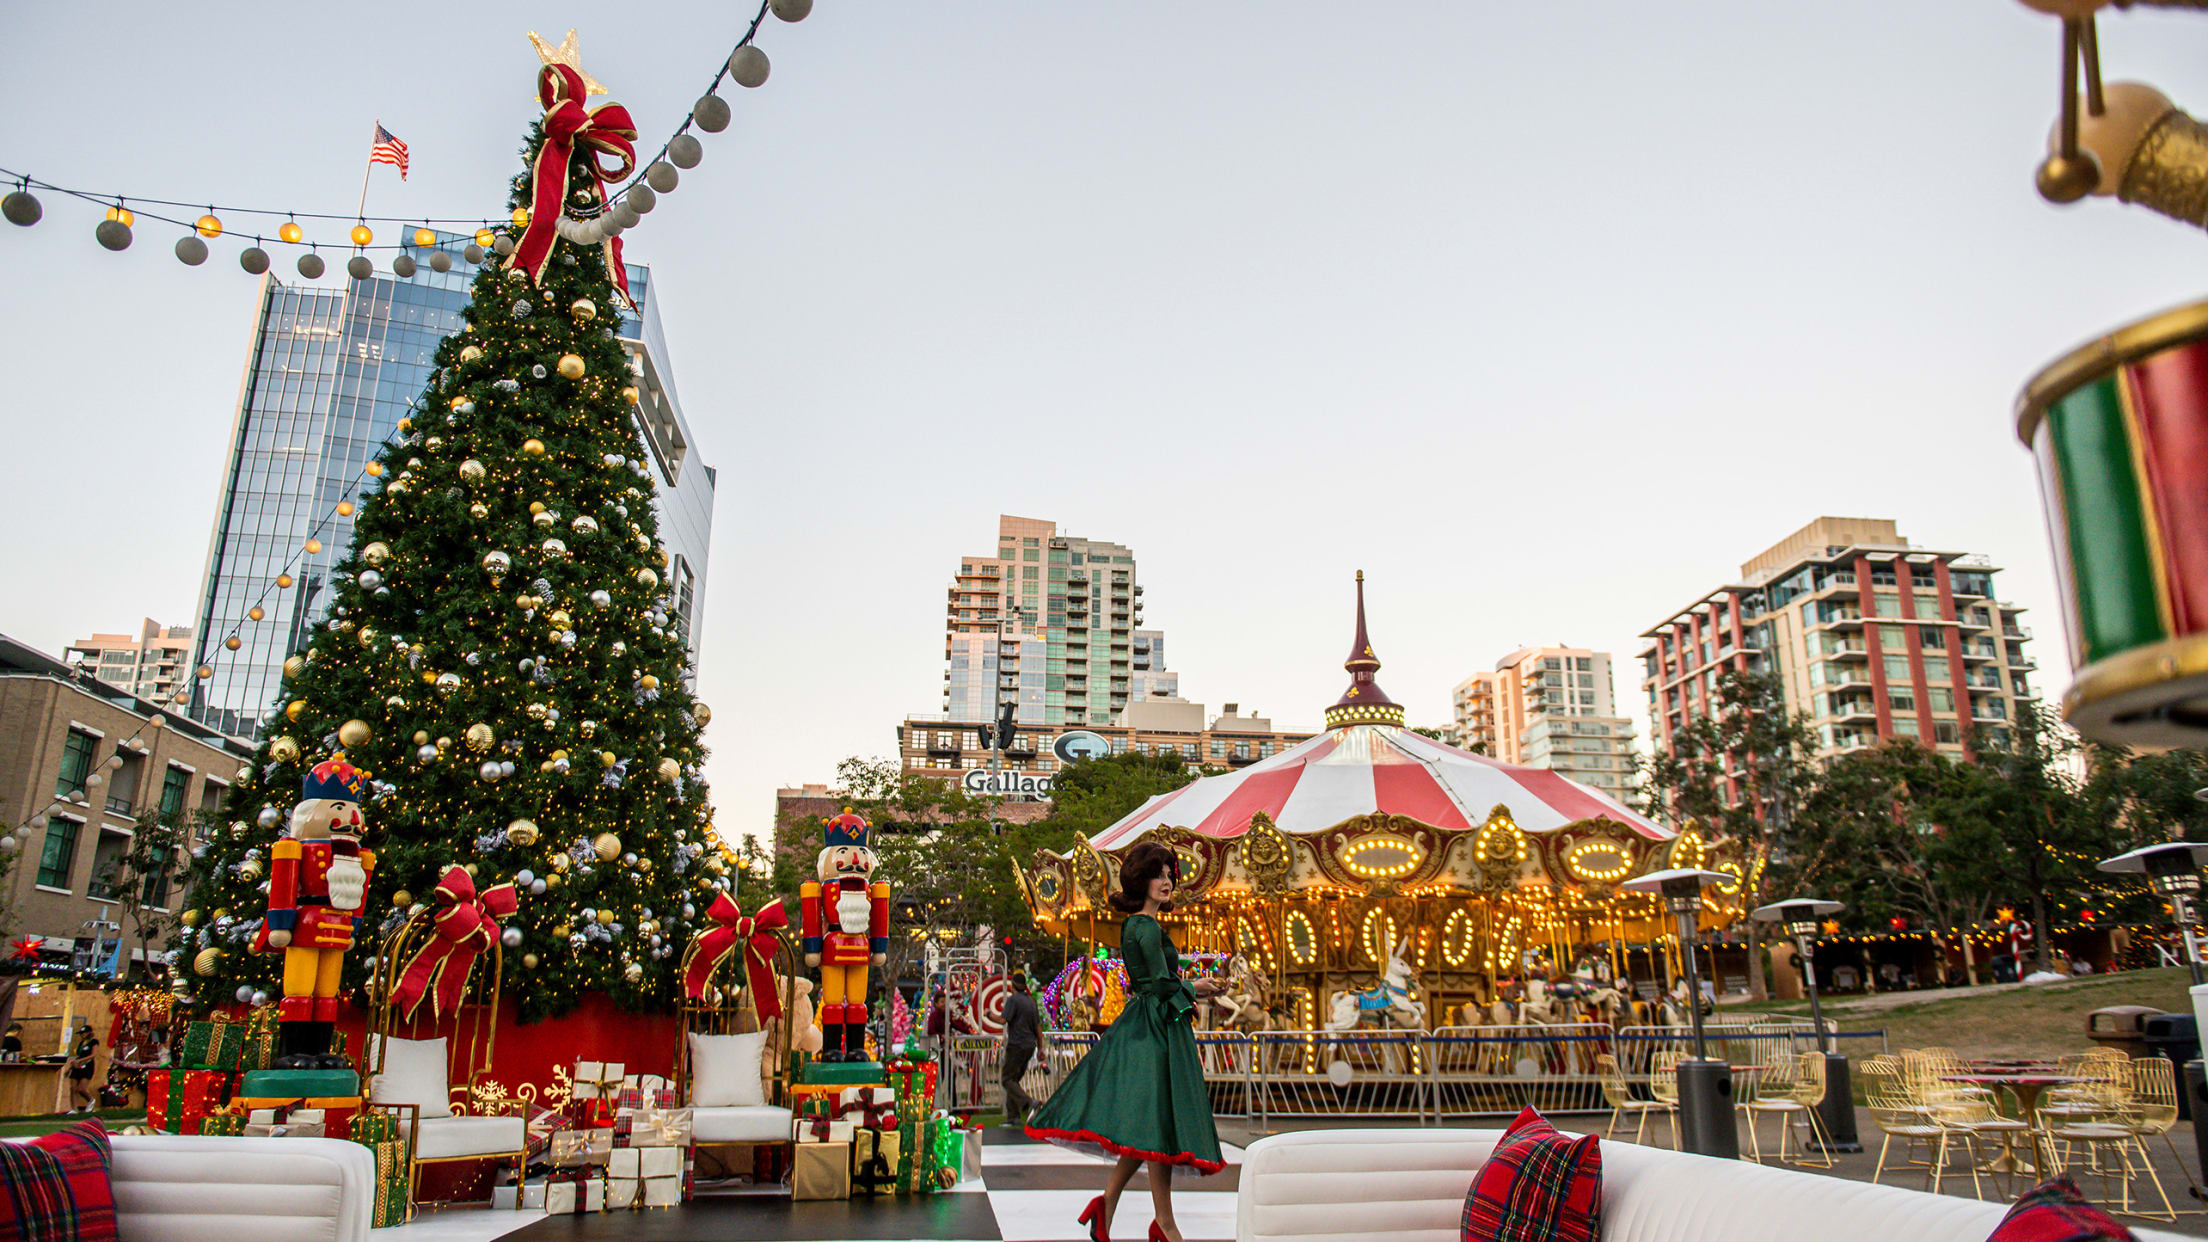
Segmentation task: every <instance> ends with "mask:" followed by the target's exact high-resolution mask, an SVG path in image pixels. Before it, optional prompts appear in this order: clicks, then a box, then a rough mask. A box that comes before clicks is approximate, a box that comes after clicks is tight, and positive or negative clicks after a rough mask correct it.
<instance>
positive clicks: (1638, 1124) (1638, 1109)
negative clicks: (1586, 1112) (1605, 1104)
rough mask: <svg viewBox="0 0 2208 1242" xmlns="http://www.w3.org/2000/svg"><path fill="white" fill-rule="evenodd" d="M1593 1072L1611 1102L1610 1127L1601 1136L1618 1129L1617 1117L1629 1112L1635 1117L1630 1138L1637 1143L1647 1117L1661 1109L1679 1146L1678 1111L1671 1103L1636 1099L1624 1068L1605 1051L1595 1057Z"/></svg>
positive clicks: (1675, 1144) (1645, 1129) (1643, 1133)
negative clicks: (1600, 1081)
mask: <svg viewBox="0 0 2208 1242" xmlns="http://www.w3.org/2000/svg"><path fill="white" fill-rule="evenodd" d="M1595 1074H1596V1076H1597V1077H1599V1078H1600V1079H1601V1080H1602V1094H1603V1098H1604V1099H1605V1100H1607V1101H1609V1104H1610V1128H1609V1129H1607V1130H1605V1131H1603V1135H1602V1136H1603V1137H1604V1138H1610V1137H1612V1136H1614V1135H1615V1134H1616V1133H1617V1131H1618V1121H1619V1119H1621V1118H1623V1117H1626V1116H1628V1115H1630V1116H1632V1117H1634V1118H1635V1123H1634V1126H1633V1141H1634V1142H1636V1143H1638V1142H1640V1141H1641V1140H1642V1136H1643V1135H1645V1134H1647V1133H1648V1118H1649V1116H1650V1114H1652V1113H1662V1114H1664V1116H1666V1117H1668V1118H1670V1119H1671V1132H1672V1137H1671V1145H1672V1146H1673V1147H1674V1148H1677V1147H1678V1146H1679V1115H1678V1113H1677V1111H1676V1109H1675V1108H1674V1106H1673V1105H1671V1104H1667V1103H1665V1102H1664V1101H1662V1100H1657V1099H1648V1100H1642V1099H1636V1098H1634V1095H1633V1088H1632V1085H1631V1084H1630V1083H1628V1082H1627V1081H1626V1078H1625V1071H1624V1070H1622V1069H1620V1068H1619V1067H1618V1059H1617V1058H1616V1057H1614V1056H1612V1055H1610V1054H1609V1053H1607V1052H1605V1053H1603V1054H1602V1055H1600V1056H1598V1057H1596V1058H1595Z"/></svg>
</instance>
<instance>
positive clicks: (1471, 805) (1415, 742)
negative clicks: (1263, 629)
mask: <svg viewBox="0 0 2208 1242" xmlns="http://www.w3.org/2000/svg"><path fill="white" fill-rule="evenodd" d="M1361 611H1362V609H1361V608H1360V612H1361ZM1359 619H1360V622H1361V621H1362V617H1360V618H1359ZM1362 628H1363V627H1362V625H1361V624H1360V626H1359V629H1360V630H1362ZM1376 663H1377V662H1376ZM1498 803H1499V804H1501V805H1502V806H1504V807H1505V808H1507V809H1508V810H1509V811H1510V818H1511V819H1512V820H1513V821H1514V822H1515V823H1516V824H1517V825H1518V827H1519V828H1520V829H1521V830H1523V831H1525V832H1528V833H1536V834H1538V833H1546V832H1555V831H1557V830H1558V829H1561V828H1565V827H1568V826H1570V825H1572V824H1576V823H1581V822H1583V821H1586V820H1592V819H1607V820H1613V821H1615V822H1617V823H1620V824H1623V825H1624V826H1625V827H1626V828H1628V829H1630V830H1632V831H1633V832H1635V833H1637V834H1639V835H1640V836H1643V837H1646V838H1648V839H1649V840H1652V841H1668V840H1670V839H1671V838H1673V837H1674V836H1677V835H1678V834H1677V833H1675V832H1673V831H1672V830H1671V829H1669V828H1666V827H1664V826H1662V825H1661V824H1658V823H1656V822H1655V821H1654V820H1651V819H1649V818H1648V817H1646V816H1644V815H1641V814H1639V813H1638V812H1635V811H1632V810H1630V809H1628V808H1627V807H1626V806H1625V804H1623V803H1621V802H1619V801H1618V800H1617V799H1615V798H1612V797H1610V796H1609V795H1608V794H1605V793H1601V792H1599V791H1597V790H1593V789H1590V788H1588V787H1587V786H1585V785H1581V784H1579V783H1577V782H1575V781H1571V780H1567V779H1566V778H1564V777H1562V776H1559V775H1558V774H1556V773H1555V772H1551V771H1549V770H1547V769H1545V768H1526V767H1520V766H1518V765H1516V764H1511V763H1503V762H1500V761H1498V760H1494V759H1489V758H1487V757H1486V756H1484V755H1475V754H1472V753H1471V752H1470V751H1463V750H1458V749H1457V748H1456V747H1454V746H1447V745H1444V744H1442V743H1440V742H1437V741H1434V740H1433V739H1431V738H1429V737H1426V736H1425V735H1423V734H1419V733H1413V732H1411V731H1410V730H1409V729H1405V728H1402V727H1400V726H1397V725H1392V724H1351V725H1342V726H1338V727H1336V728H1332V729H1328V730H1327V731H1326V732H1324V733H1321V734H1319V735H1318V736H1317V737H1314V738H1312V739H1310V740H1309V741H1306V742H1302V743H1300V744H1298V745H1296V746H1293V747H1291V748H1289V749H1287V750H1284V751H1282V752H1281V753H1279V754H1277V755H1274V756H1273V757H1272V758H1270V759H1266V760H1263V761H1261V762H1258V763H1254V764H1251V765H1250V766H1249V767H1246V768H1243V769H1241V770H1240V771H1236V772H1229V773H1226V774H1224V775H1221V776H1211V777H1206V778H1204V779H1203V780H1199V781H1195V782H1193V783H1191V784H1187V785H1183V786H1182V787H1180V788H1179V789H1176V790H1174V791H1173V792H1171V793H1167V794H1160V795H1159V796H1157V797H1155V798H1152V799H1151V800H1150V801H1148V802H1146V803H1144V804H1143V805H1142V806H1141V807H1139V808H1137V809H1136V810H1135V812H1134V813H1133V814H1131V815H1129V816H1127V817H1126V818H1125V819H1122V820H1120V821H1119V822H1118V823H1116V824H1113V825H1112V826H1111V827H1109V828H1106V829H1105V830H1104V831H1102V832H1100V833H1098V834H1096V836H1094V837H1092V838H1090V841H1089V843H1090V844H1091V845H1094V846H1095V847H1096V848H1097V849H1100V850H1116V849H1121V848H1123V847H1125V846H1128V845H1132V844H1134V843H1135V842H1136V841H1137V840H1140V839H1141V838H1142V836H1143V835H1144V834H1146V833H1149V832H1151V831H1153V830H1155V829H1159V828H1185V829H1188V830H1189V831H1191V832H1198V833H1202V834H1203V835H1205V836H1208V837H1218V838H1222V839H1225V838H1233V837H1238V836H1241V835H1242V834H1243V833H1244V832H1247V831H1248V830H1249V827H1250V818H1251V817H1252V816H1254V815H1256V814H1257V813H1258V812H1260V811H1262V812H1264V813H1265V815H1266V816H1267V817H1268V818H1269V819H1271V820H1272V821H1273V826H1274V827H1276V828H1278V829H1280V830H1281V831H1282V832H1285V833H1289V834H1292V835H1303V836H1309V835H1311V834H1314V833H1321V832H1325V831H1326V830H1327V829H1329V828H1332V827H1334V826H1335V825H1337V824H1340V823H1342V822H1343V821H1345V820H1349V819H1353V818H1355V817H1357V816H1360V815H1372V814H1375V813H1378V814H1384V815H1401V816H1404V817H1406V818H1408V819H1413V820H1416V821H1418V822H1419V823H1422V824H1426V825H1429V826H1431V827H1435V828H1446V829H1452V830H1455V831H1458V832H1468V831H1472V830H1474V829H1477V828H1478V827H1479V826H1480V825H1482V824H1484V823H1486V822H1487V816H1488V812H1489V811H1490V810H1491V809H1493V808H1494V807H1495V806H1496V805H1497V804H1498Z"/></svg>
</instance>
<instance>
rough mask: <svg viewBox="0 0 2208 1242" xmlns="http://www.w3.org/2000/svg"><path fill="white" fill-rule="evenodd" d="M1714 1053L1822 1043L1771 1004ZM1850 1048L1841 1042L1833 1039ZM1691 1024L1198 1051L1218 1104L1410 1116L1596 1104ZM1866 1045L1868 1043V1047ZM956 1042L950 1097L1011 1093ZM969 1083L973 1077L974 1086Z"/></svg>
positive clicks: (1061, 1063) (1025, 1081) (1070, 1034)
mask: <svg viewBox="0 0 2208 1242" xmlns="http://www.w3.org/2000/svg"><path fill="white" fill-rule="evenodd" d="M1827 1033H1828V1035H1829V1036H1830V1037H1831V1038H1833V1039H1834V1040H1835V1041H1858V1040H1866V1039H1876V1040H1878V1041H1879V1050H1881V1051H1883V1050H1884V1046H1885V1032H1884V1031H1831V1030H1829V1024H1828V1032H1827ZM1703 1035H1704V1039H1705V1040H1706V1042H1707V1044H1708V1047H1709V1050H1710V1054H1711V1055H1712V1056H1715V1057H1718V1058H1721V1059H1724V1060H1727V1061H1730V1062H1732V1063H1733V1064H1736V1065H1772V1064H1776V1063H1778V1061H1779V1060H1780V1059H1781V1058H1788V1057H1797V1056H1799V1055H1800V1054H1801V1053H1803V1052H1808V1051H1812V1050H1814V1049H1815V1048H1816V1046H1817V1037H1816V1032H1815V1029H1814V1028H1813V1027H1812V1026H1811V1025H1810V1023H1809V1021H1808V1020H1807V1019H1798V1018H1788V1017H1770V1018H1767V1019H1765V1020H1760V1021H1752V1022H1730V1021H1728V1022H1713V1023H1706V1024H1705V1025H1704V1026H1703ZM1099 1038H1100V1036H1099V1035H1098V1034H1097V1033H1096V1032H1094V1031H1046V1032H1044V1034H1043V1044H1042V1047H1041V1048H1040V1049H1038V1050H1037V1052H1036V1054H1035V1060H1034V1061H1033V1062H1032V1063H1031V1064H1030V1065H1029V1066H1028V1069H1027V1073H1026V1074H1025V1075H1024V1076H1023V1077H1022V1079H1021V1086H1022V1087H1023V1088H1024V1089H1025V1090H1026V1091H1027V1093H1028V1094H1029V1095H1030V1096H1032V1097H1034V1099H1035V1100H1036V1102H1037V1103H1041V1102H1042V1101H1045V1100H1048V1099H1049V1098H1050V1097H1051V1094H1052V1093H1053V1092H1055V1091H1056V1090H1057V1089H1058V1086H1059V1084H1060V1083H1063V1082H1064V1081H1065V1080H1066V1076H1067V1075H1068V1074H1071V1073H1072V1072H1073V1068H1074V1066H1076V1065H1079V1064H1080V1063H1081V1062H1082V1060H1083V1059H1084V1058H1086V1057H1087V1056H1088V1054H1089V1052H1090V1051H1091V1050H1092V1049H1094V1048H1095V1047H1096V1044H1097V1041H1098V1039H1099ZM1835 1046H1836V1047H1841V1048H1843V1050H1845V1045H1844V1044H1842V1043H1838V1042H1836V1043H1835ZM1693 1047H1694V1032H1693V1030H1692V1029H1691V1028H1689V1027H1684V1026H1676V1027H1674V1026H1629V1027H1619V1028H1616V1029H1613V1028H1612V1027H1610V1026H1609V1025H1608V1024H1606V1023H1600V1022H1587V1023H1578V1024H1573V1025H1559V1026H1458V1027H1443V1028H1441V1029H1439V1030H1434V1031H1416V1030H1400V1031H1399V1030H1355V1031H1324V1030H1318V1031H1263V1032H1259V1033H1256V1034H1244V1033H1242V1032H1236V1031H1200V1032H1197V1034H1196V1048H1197V1056H1198V1058H1199V1059H1200V1060H1201V1061H1202V1063H1203V1068H1204V1082H1205V1084H1206V1086H1207V1087H1209V1089H1210V1094H1211V1107H1212V1112H1213V1113H1214V1114H1215V1115H1217V1116H1221V1117H1236V1118H1248V1119H1249V1120H1251V1121H1252V1122H1255V1123H1256V1124H1258V1125H1259V1126H1263V1125H1266V1124H1269V1123H1271V1122H1276V1121H1291V1122H1292V1121H1298V1120H1302V1119H1305V1118H1320V1117H1351V1118H1401V1119H1405V1120H1411V1121H1415V1122H1416V1123H1417V1124H1419V1125H1436V1124H1441V1123H1443V1122H1444V1121H1446V1120H1450V1119H1456V1118H1467V1117H1508V1116H1512V1115H1515V1114H1516V1113H1517V1112H1518V1111H1519V1110H1520V1109H1523V1108H1526V1107H1528V1106H1531V1107H1533V1108H1537V1109H1539V1110H1541V1111H1542V1112H1544V1113H1592V1112H1602V1111H1605V1110H1607V1109H1608V1108H1609V1107H1610V1105H1609V1103H1608V1101H1607V1100H1606V1099H1605V1097H1604V1095H1603V1091H1602V1081H1601V1078H1600V1076H1599V1075H1598V1073H1597V1071H1596V1060H1597V1058H1598V1057H1600V1056H1602V1055H1603V1054H1605V1053H1608V1054H1610V1055H1612V1056H1615V1057H1616V1058H1617V1060H1618V1065H1619V1068H1620V1069H1621V1070H1622V1071H1623V1072H1624V1073H1625V1075H1626V1077H1627V1078H1628V1079H1629V1080H1630V1081H1632V1082H1634V1083H1635V1084H1636V1088H1637V1089H1638V1085H1639V1084H1640V1083H1642V1082H1645V1080H1646V1079H1647V1076H1648V1067H1649V1062H1650V1061H1651V1060H1652V1059H1653V1058H1654V1057H1655V1055H1656V1054H1657V1053H1659V1052H1664V1051H1675V1052H1680V1053H1683V1054H1691V1052H1692V1050H1693ZM1865 1052H1866V1053H1868V1052H1869V1049H1868V1048H1865ZM948 1055H950V1056H952V1057H956V1058H960V1067H959V1068H960V1073H959V1074H958V1076H957V1079H956V1081H958V1082H959V1083H960V1084H962V1088H961V1090H960V1091H959V1093H958V1097H957V1098H952V1099H947V1100H945V1101H944V1107H948V1108H954V1109H976V1110H993V1109H998V1108H1001V1107H1003V1092H1002V1089H1001V1088H1000V1087H999V1085H998V1083H997V1076H998V1073H999V1070H1000V1067H1001V1065H1002V1056H1003V1048H1002V1045H1001V1044H1000V1043H998V1042H997V1041H995V1040H992V1039H989V1038H988V1037H985V1036H959V1037H957V1038H956V1039H954V1040H953V1041H952V1047H951V1049H950V1050H949V1053H948ZM967 1084H970V1088H969V1087H968V1086H967Z"/></svg>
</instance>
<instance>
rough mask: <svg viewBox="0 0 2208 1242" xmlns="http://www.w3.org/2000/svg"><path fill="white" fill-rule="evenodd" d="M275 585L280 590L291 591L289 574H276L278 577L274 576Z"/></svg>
mask: <svg viewBox="0 0 2208 1242" xmlns="http://www.w3.org/2000/svg"><path fill="white" fill-rule="evenodd" d="M276 585H277V586H280V587H282V588H284V589H285V590H287V591H288V590H290V589H291V575H290V574H278V575H276Z"/></svg>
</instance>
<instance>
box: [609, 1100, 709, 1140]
mask: <svg viewBox="0 0 2208 1242" xmlns="http://www.w3.org/2000/svg"><path fill="white" fill-rule="evenodd" d="M627 1115H628V1117H629V1119H630V1124H629V1146H631V1147H688V1146H689V1145H690V1120H691V1114H690V1110H689V1109H687V1108H638V1109H632V1110H629V1112H628V1114H627ZM617 1128H618V1127H617Z"/></svg>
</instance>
